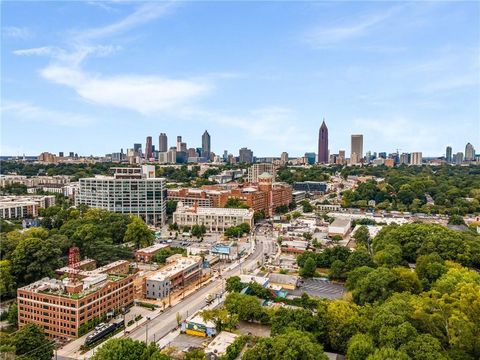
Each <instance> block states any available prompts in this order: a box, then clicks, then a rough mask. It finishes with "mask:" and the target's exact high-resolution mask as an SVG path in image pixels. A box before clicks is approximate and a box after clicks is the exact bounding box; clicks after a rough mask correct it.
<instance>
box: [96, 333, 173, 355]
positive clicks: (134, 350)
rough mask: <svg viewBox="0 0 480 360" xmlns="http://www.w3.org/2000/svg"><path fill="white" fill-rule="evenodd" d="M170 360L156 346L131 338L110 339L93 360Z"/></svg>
mask: <svg viewBox="0 0 480 360" xmlns="http://www.w3.org/2000/svg"><path fill="white" fill-rule="evenodd" d="M138 359H141V360H169V359H170V357H169V356H167V355H164V354H161V353H160V350H159V349H158V347H157V346H156V345H155V344H150V345H148V346H147V345H145V343H144V342H142V341H136V340H132V339H129V338H125V339H110V340H108V341H107V342H106V343H105V345H103V346H101V347H100V349H98V350H97V352H96V353H95V355H94V356H93V357H92V360H138Z"/></svg>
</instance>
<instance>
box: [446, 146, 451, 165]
mask: <svg viewBox="0 0 480 360" xmlns="http://www.w3.org/2000/svg"><path fill="white" fill-rule="evenodd" d="M445 160H446V161H447V163H451V162H452V147H451V146H447V150H446V151H445Z"/></svg>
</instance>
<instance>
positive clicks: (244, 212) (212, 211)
mask: <svg viewBox="0 0 480 360" xmlns="http://www.w3.org/2000/svg"><path fill="white" fill-rule="evenodd" d="M176 212H178V213H181V214H188V213H191V214H199V215H218V216H223V215H232V216H253V210H251V209H235V208H202V207H197V208H195V207H181V208H178V209H177V210H176Z"/></svg>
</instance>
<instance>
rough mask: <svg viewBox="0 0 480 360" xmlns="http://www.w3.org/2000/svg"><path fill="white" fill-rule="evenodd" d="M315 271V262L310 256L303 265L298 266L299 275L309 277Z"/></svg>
mask: <svg viewBox="0 0 480 360" xmlns="http://www.w3.org/2000/svg"><path fill="white" fill-rule="evenodd" d="M316 271H317V263H316V262H315V260H314V259H313V258H311V257H309V258H308V259H307V260H306V261H305V265H304V266H303V267H301V268H300V273H299V274H300V276H301V277H304V278H309V277H312V276H314V275H315V272H316Z"/></svg>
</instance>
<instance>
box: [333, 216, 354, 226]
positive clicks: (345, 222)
mask: <svg viewBox="0 0 480 360" xmlns="http://www.w3.org/2000/svg"><path fill="white" fill-rule="evenodd" d="M350 224H351V221H350V219H341V218H336V219H335V220H334V221H333V222H332V223H331V224H330V227H346V226H348V225H350Z"/></svg>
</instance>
